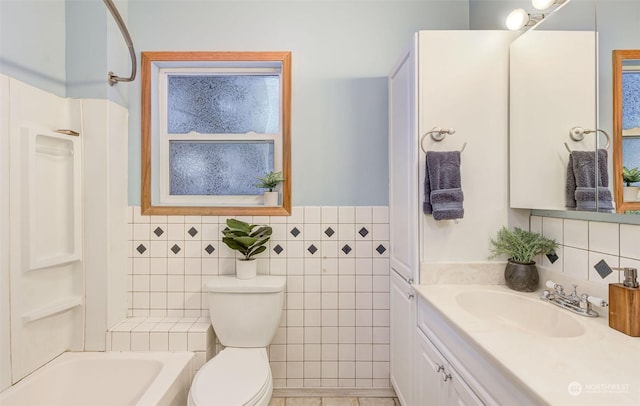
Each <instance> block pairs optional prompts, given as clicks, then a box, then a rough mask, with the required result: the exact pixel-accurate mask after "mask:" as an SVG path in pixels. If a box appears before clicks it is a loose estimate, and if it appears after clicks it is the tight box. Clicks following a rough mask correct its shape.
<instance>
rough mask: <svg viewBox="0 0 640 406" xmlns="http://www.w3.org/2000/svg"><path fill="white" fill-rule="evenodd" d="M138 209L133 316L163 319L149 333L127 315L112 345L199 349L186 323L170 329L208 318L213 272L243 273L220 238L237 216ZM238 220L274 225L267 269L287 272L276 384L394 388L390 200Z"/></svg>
mask: <svg viewBox="0 0 640 406" xmlns="http://www.w3.org/2000/svg"><path fill="white" fill-rule="evenodd" d="M130 212H131V213H130V214H129V219H130V223H129V272H128V274H129V280H128V290H129V294H128V301H129V317H131V318H133V320H138V324H137V325H136V326H135V327H138V329H139V330H140V329H144V328H149V326H148V325H147V324H148V323H155V325H154V326H152V327H150V332H149V333H148V334H147V335H144V334H136V333H138V332H140V331H136V330H135V327H132V326H131V322H128V323H123V324H126V325H124V326H118V330H115V329H114V330H113V331H112V332H111V336H110V338H109V340H110V342H109V344H110V345H111V348H114V349H115V348H147V347H148V348H150V349H151V348H165V347H166V346H168V348H169V349H171V348H178V347H179V348H182V347H184V346H185V345H186V346H187V348H189V347H190V343H192V342H193V339H192V340H191V341H190V340H189V338H190V336H189V333H190V331H189V330H188V329H187V330H184V331H182V330H181V331H178V330H179V324H180V323H177V322H176V323H174V324H173V325H172V327H171V329H170V330H168V331H166V330H167V328H168V327H167V326H168V324H167V323H171V322H170V321H169V322H167V321H165V320H167V319H166V318H169V319H168V320H174V319H175V318H185V317H186V318H195V319H197V318H199V317H208V315H209V313H208V312H209V310H208V307H207V296H206V294H205V293H203V292H204V291H203V286H204V285H205V284H206V282H207V280H208V278H209V277H211V276H213V275H220V274H234V273H235V268H234V267H235V259H234V258H235V255H236V253H235V252H234V251H231V250H229V249H228V248H227V247H226V245H224V244H222V243H221V241H220V237H221V230H222V229H223V228H224V227H225V224H224V223H225V220H226V218H227V216H220V217H216V216H202V217H200V216H141V215H140V207H137V206H135V207H130ZM237 218H239V219H241V220H243V221H248V222H252V223H256V224H269V225H271V227H272V228H273V235H272V237H271V240H270V242H269V250H268V251H266V252H265V253H264V254H261V255H260V257H262V258H259V259H258V260H259V263H258V273H261V274H272V275H286V276H287V291H286V300H285V310H284V312H283V316H282V321H281V326H280V328H279V330H278V332H277V334H276V337H275V338H274V340H273V342H272V345H271V346H270V348H269V356H270V361H271V369H272V374H273V378H274V386H275V387H276V388H285V387H288V388H291V387H338V386H340V387H354V388H355V387H358V388H364V387H377V388H388V387H390V386H391V385H390V382H389V272H388V270H389V214H388V208H387V207H386V206H373V207H371V206H358V207H351V206H340V207H338V206H327V207H319V206H306V207H294V208H293V212H292V215H291V216H288V217H282V216H275V217H267V216H262V217H237ZM138 318H142V319H146V320H149V318H151V319H150V320H151V321H150V322H149V321H146V322H144V321H141V320H142V319H138ZM128 320H132V319H128ZM158 320H159V321H158ZM142 323H145V326H140V325H141V324H142ZM122 329H124V331H122ZM127 329H128V330H127ZM127 332H130V334H123V333H127ZM200 339H201V338H200ZM200 339H198V340H200ZM200 344H201V343H199V344H198V345H200ZM114 346H115V347H114ZM200 347H201V346H200ZM200 347H198V348H200ZM198 351H200V350H198Z"/></svg>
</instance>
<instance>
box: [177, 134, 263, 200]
mask: <svg viewBox="0 0 640 406" xmlns="http://www.w3.org/2000/svg"><path fill="white" fill-rule="evenodd" d="M271 171H273V142H269V141H253V142H228V141H222V142H220V141H171V142H170V143H169V177H170V188H169V189H170V190H169V194H170V195H218V196H224V195H258V194H262V192H264V189H262V188H258V187H256V186H255V184H256V183H257V182H258V180H257V179H256V177H258V176H264V175H265V174H266V173H268V172H271Z"/></svg>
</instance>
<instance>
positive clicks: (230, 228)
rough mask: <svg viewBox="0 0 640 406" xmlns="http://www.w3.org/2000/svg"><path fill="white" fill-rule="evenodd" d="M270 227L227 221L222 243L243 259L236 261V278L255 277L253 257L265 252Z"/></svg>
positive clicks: (270, 231)
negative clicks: (239, 254) (238, 253)
mask: <svg viewBox="0 0 640 406" xmlns="http://www.w3.org/2000/svg"><path fill="white" fill-rule="evenodd" d="M271 233H272V229H271V227H270V226H266V225H257V224H249V223H245V222H244V221H241V220H237V219H227V227H226V228H225V229H224V230H222V235H223V236H224V237H222V242H223V243H225V244H226V245H227V247H229V248H231V249H232V250H235V251H239V252H240V253H241V254H242V255H243V258H237V260H236V277H237V278H238V279H251V278H254V277H255V276H256V273H257V263H256V259H255V258H254V256H255V255H257V254H259V253H261V252H264V251H266V249H267V247H266V245H265V244H266V243H267V241H269V239H270V238H271Z"/></svg>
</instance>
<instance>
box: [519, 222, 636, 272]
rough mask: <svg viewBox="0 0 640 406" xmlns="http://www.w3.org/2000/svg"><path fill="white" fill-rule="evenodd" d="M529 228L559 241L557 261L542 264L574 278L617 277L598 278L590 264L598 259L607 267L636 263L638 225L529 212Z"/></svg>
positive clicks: (546, 261)
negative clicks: (531, 214)
mask: <svg viewBox="0 0 640 406" xmlns="http://www.w3.org/2000/svg"><path fill="white" fill-rule="evenodd" d="M530 229H531V230H532V231H535V232H542V234H543V235H545V236H546V237H549V238H553V239H555V240H556V242H558V243H559V244H560V249H559V250H558V252H557V255H558V257H559V259H558V261H556V262H555V263H553V264H552V263H551V262H550V261H549V260H548V259H547V258H543V265H544V266H545V267H549V268H551V269H554V270H556V271H560V272H563V273H565V274H567V276H570V277H572V278H575V279H578V280H589V281H592V282H596V283H603V284H609V283H615V282H619V281H621V278H620V276H619V273H618V272H614V273H613V274H611V275H609V276H608V277H607V278H605V279H602V278H601V277H600V276H599V275H598V273H597V272H596V271H595V269H594V268H593V267H594V265H595V264H596V263H598V262H599V261H600V260H603V259H604V260H605V261H606V262H607V264H608V265H609V266H611V267H617V266H632V267H636V268H637V267H638V265H640V225H630V224H617V223H605V222H598V221H585V220H572V219H561V218H551V217H538V216H531V218H530Z"/></svg>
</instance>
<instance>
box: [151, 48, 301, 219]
mask: <svg viewBox="0 0 640 406" xmlns="http://www.w3.org/2000/svg"><path fill="white" fill-rule="evenodd" d="M180 61H184V62H193V61H238V62H243V61H245V62H246V61H248V62H273V61H276V62H280V63H281V64H282V110H281V112H280V114H281V123H282V129H281V132H282V174H283V176H284V178H285V180H284V182H282V187H281V191H282V205H280V206H275V207H274V206H165V205H162V206H159V205H155V206H154V205H153V204H152V201H151V200H152V193H151V185H152V181H153V180H152V177H151V156H152V154H151V144H152V137H153V134H152V127H153V126H152V119H153V114H152V104H153V100H152V97H153V96H152V95H153V89H152V65H153V64H154V63H156V62H180ZM141 65H142V69H141V70H142V72H141V76H142V106H141V115H142V117H141V118H142V123H141V124H142V125H141V127H142V128H141V130H142V133H141V141H142V146H141V147H142V162H141V165H142V168H141V169H142V190H141V212H142V214H144V215H201V216H207V215H211V216H216V215H236V216H289V215H291V52H190V51H187V52H142V64H141Z"/></svg>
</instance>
